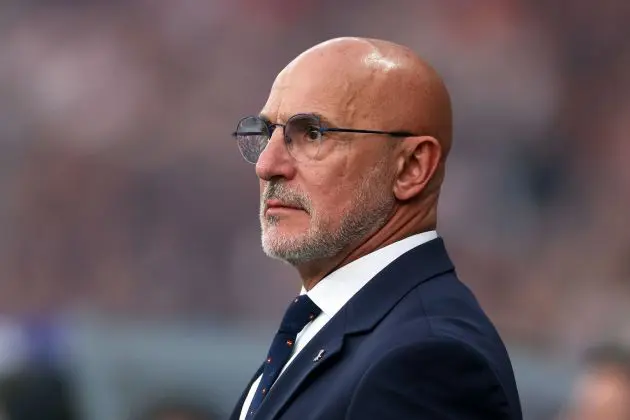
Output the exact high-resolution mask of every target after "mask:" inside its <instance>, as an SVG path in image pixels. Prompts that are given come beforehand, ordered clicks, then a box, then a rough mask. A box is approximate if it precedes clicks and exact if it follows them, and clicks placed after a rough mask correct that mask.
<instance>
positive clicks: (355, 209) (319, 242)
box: [260, 170, 395, 266]
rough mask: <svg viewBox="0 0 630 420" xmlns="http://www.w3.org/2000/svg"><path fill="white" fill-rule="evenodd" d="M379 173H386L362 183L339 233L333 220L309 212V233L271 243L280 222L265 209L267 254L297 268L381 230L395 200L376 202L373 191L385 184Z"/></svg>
mask: <svg viewBox="0 0 630 420" xmlns="http://www.w3.org/2000/svg"><path fill="white" fill-rule="evenodd" d="M379 172H382V171H378V170H374V171H372V172H371V174H370V175H369V176H367V177H366V178H365V179H364V181H363V182H362V183H361V185H360V187H359V188H358V191H357V193H356V194H355V197H354V199H353V200H352V203H353V205H352V208H351V209H350V210H349V211H347V212H346V213H345V214H344V215H343V216H342V218H341V222H340V225H339V228H337V229H330V228H328V227H329V226H331V223H330V222H331V220H332V219H331V218H330V217H326V216H322V217H319V216H318V215H317V214H314V213H313V212H308V211H307V212H308V213H309V215H310V216H311V227H310V228H309V229H308V231H307V232H306V233H304V234H302V235H300V236H298V237H279V236H278V235H275V237H274V238H273V239H270V230H272V229H275V228H276V226H277V225H278V223H279V222H280V220H279V219H278V218H277V217H274V216H265V215H264V214H263V206H262V205H261V214H260V221H261V227H262V235H261V241H262V247H263V251H264V252H265V254H267V256H269V257H271V258H274V259H278V260H281V261H284V262H287V263H288V264H290V265H292V266H297V265H300V264H304V263H308V262H312V261H317V260H321V259H326V258H331V257H334V256H336V255H339V253H341V252H342V251H343V250H344V249H346V248H347V247H348V246H350V245H351V244H353V243H358V242H360V241H361V240H362V239H364V238H366V237H367V236H368V235H370V234H372V233H374V232H376V231H378V230H379V229H381V228H382V227H383V226H384V225H385V224H386V223H387V221H388V220H389V217H390V214H391V211H392V209H393V207H394V204H395V198H394V197H393V195H391V193H390V194H386V193H382V194H379V195H378V197H376V199H375V197H374V195H373V193H372V191H370V190H374V189H375V188H374V187H375V186H376V185H377V184H376V182H379V181H380V182H381V183H382V182H383V181H384V179H383V178H382V177H380V179H379V176H378V175H377V174H378V173H379ZM281 190H282V188H281V187H279V188H278V191H281ZM294 201H295V200H294ZM302 201H306V202H308V203H309V204H310V201H309V200H308V199H302ZM263 202H264V200H263ZM307 208H309V206H307Z"/></svg>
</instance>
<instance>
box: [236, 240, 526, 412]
mask: <svg viewBox="0 0 630 420" xmlns="http://www.w3.org/2000/svg"><path fill="white" fill-rule="evenodd" d="M261 372H262V366H261V369H259V370H258V372H256V374H255V375H254V377H253V378H252V380H251V381H250V383H249V384H248V386H247V387H246V388H245V391H244V392H243V395H242V396H241V398H240V400H239V402H238V403H237V405H236V408H235V409H234V412H233V413H232V416H231V419H232V420H237V419H238V417H239V415H240V411H241V407H242V405H243V401H244V400H245V397H246V395H247V392H248V390H249V387H250V386H251V384H252V382H253V381H254V380H255V379H256V378H257V377H258V375H259V374H260V373H261ZM272 419H283V420H293V419H296V420H315V419H317V420H341V419H347V420H371V419H374V420H381V419H383V420H385V419H392V420H394V419H396V420H407V419H426V420H447V419H449V420H450V419H458V420H459V419H462V420H463V419H466V420H476V419H480V420H481V419H483V420H489V419H497V420H498V419H510V420H520V419H522V413H521V406H520V401H519V396H518V391H517V388H516V384H515V380H514V373H513V370H512V366H511V363H510V359H509V357H508V353H507V351H506V349H505V346H504V344H503V342H502V341H501V338H500V337H499V335H498V334H497V331H496V330H495V328H494V326H493V325H492V323H491V322H490V320H489V319H488V318H487V316H486V315H485V314H484V312H483V310H482V309H481V308H480V306H479V304H478V303H477V300H476V299H475V297H474V296H473V294H472V293H471V291H470V290H469V289H468V288H467V287H466V286H465V285H464V284H463V283H461V282H460V281H459V280H458V278H457V275H456V274H455V270H454V267H453V264H452V263H451V260H450V259H449V257H448V254H447V252H446V249H445V247H444V243H443V241H442V239H440V238H438V239H435V240H432V241H430V242H428V243H426V244H423V245H420V246H419V247H416V248H414V249H412V250H411V251H408V252H407V253H405V254H403V255H402V256H401V257H399V258H398V259H397V260H395V261H394V262H392V263H391V264H390V265H388V266H387V267H386V268H385V269H384V270H383V271H381V272H380V273H379V274H378V275H376V276H375V277H374V278H373V279H372V280H370V282H368V283H367V285H365V286H364V287H363V288H362V289H361V290H360V291H359V292H358V293H357V294H356V295H355V296H354V297H352V299H351V300H350V301H349V302H348V303H347V304H346V305H345V306H344V307H343V308H342V309H341V310H340V311H339V312H338V313H337V314H336V315H335V316H334V317H333V318H332V319H331V320H330V321H329V322H328V324H326V325H325V326H324V328H322V330H320V331H319V333H318V334H317V335H316V336H315V337H313V338H312V339H311V341H310V342H309V343H308V344H307V345H306V347H304V349H302V351H301V352H300V353H299V354H298V356H297V357H296V358H295V359H294V360H293V362H292V363H291V365H290V366H289V367H288V368H287V369H286V371H285V372H284V373H283V374H282V375H281V376H280V378H279V379H278V380H277V381H276V383H275V384H274V386H273V388H272V389H271V390H270V391H269V393H268V394H267V397H266V398H265V400H264V401H263V403H262V404H261V406H260V407H259V409H258V412H257V413H256V415H255V416H254V420H272Z"/></svg>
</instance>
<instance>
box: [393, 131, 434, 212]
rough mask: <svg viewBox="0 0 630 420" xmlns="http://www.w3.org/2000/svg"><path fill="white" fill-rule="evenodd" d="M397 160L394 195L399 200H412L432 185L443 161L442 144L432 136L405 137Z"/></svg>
mask: <svg viewBox="0 0 630 420" xmlns="http://www.w3.org/2000/svg"><path fill="white" fill-rule="evenodd" d="M402 146H403V147H402V152H401V154H400V156H399V157H398V161H397V172H396V180H395V182H394V195H395V196H396V198H397V199H398V200H401V201H406V200H410V199H412V198H414V197H416V196H418V195H420V194H422V193H423V192H428V190H429V189H430V187H432V185H431V184H433V183H432V182H431V180H432V179H433V178H434V176H435V175H436V172H437V170H438V167H439V166H440V163H441V161H442V146H441V145H440V142H439V141H438V140H437V139H436V138H435V137H431V136H419V137H410V138H407V139H405V141H404V143H403V145H402Z"/></svg>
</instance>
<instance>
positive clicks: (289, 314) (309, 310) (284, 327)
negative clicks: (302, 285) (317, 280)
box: [279, 295, 322, 334]
mask: <svg viewBox="0 0 630 420" xmlns="http://www.w3.org/2000/svg"><path fill="white" fill-rule="evenodd" d="M321 312H322V310H321V309H319V307H318V306H317V305H316V304H315V302H313V301H312V300H311V298H309V297H308V295H300V296H298V297H296V298H295V299H293V301H292V302H291V304H290V305H289V307H288V308H287V311H286V313H285V314H284V318H283V319H282V323H281V324H280V329H279V331H280V332H284V333H289V334H297V333H299V332H300V331H302V328H304V327H305V326H306V324H308V323H309V322H311V321H312V320H313V319H315V317H316V316H317V315H319V314H320V313H321Z"/></svg>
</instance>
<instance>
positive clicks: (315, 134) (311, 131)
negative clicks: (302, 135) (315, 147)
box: [306, 126, 322, 141]
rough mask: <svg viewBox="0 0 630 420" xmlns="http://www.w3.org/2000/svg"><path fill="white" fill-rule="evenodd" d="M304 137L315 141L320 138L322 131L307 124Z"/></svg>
mask: <svg viewBox="0 0 630 420" xmlns="http://www.w3.org/2000/svg"><path fill="white" fill-rule="evenodd" d="M306 138H307V139H308V140H311V141H317V140H319V139H321V138H322V132H321V131H320V130H319V128H317V127H313V126H309V127H307V128H306Z"/></svg>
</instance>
